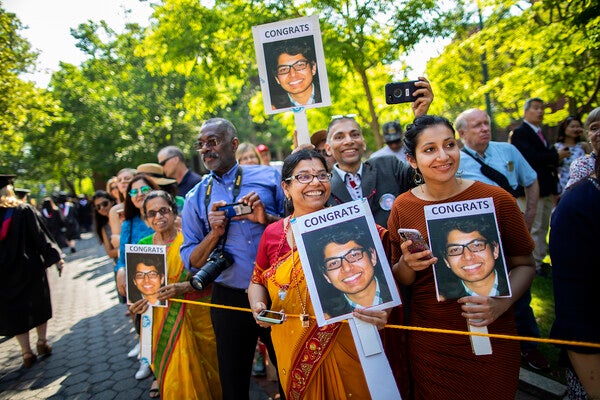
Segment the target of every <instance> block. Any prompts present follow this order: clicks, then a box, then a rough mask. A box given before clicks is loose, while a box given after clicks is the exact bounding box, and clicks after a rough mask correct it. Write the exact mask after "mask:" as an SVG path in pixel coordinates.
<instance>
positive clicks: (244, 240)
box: [180, 163, 285, 289]
mask: <svg viewBox="0 0 600 400" xmlns="http://www.w3.org/2000/svg"><path fill="white" fill-rule="evenodd" d="M237 169H238V164H237V163H236V164H235V165H234V166H233V167H232V168H231V169H230V170H229V171H227V172H226V173H225V174H224V175H223V176H222V177H221V176H218V175H216V174H214V173H213V172H212V171H211V173H210V174H209V175H207V176H205V177H204V179H202V182H200V183H199V184H198V185H196V186H195V187H194V188H193V189H192V190H191V191H190V192H189V193H188V194H187V196H186V200H185V205H184V207H183V213H182V215H181V217H182V224H181V225H182V226H181V227H182V231H183V245H182V246H181V250H180V252H181V259H182V260H183V262H184V264H185V267H186V268H187V269H189V270H190V271H191V272H192V273H195V272H196V271H198V269H197V268H194V267H192V266H191V265H190V256H191V254H192V252H193V251H194V248H195V247H196V246H197V245H198V244H199V243H200V242H202V240H203V239H204V237H205V236H206V235H207V234H208V232H209V231H210V226H209V225H208V218H207V214H206V211H207V210H206V208H205V206H204V198H205V193H206V187H207V185H208V182H209V178H210V177H211V176H212V177H213V183H212V194H211V199H210V203H209V205H208V210H209V211H210V209H211V206H212V203H214V202H217V201H220V200H225V201H226V202H227V203H232V202H234V199H233V193H232V190H233V187H234V180H235V176H236V173H237ZM250 192H255V193H257V194H258V195H259V197H260V199H261V201H262V203H263V204H264V206H265V210H266V212H267V213H269V214H271V215H277V216H283V205H284V199H285V196H284V194H283V189H282V188H281V178H280V177H279V174H278V173H277V171H276V170H275V169H274V168H270V167H268V166H263V165H244V166H243V173H242V184H241V187H240V194H239V195H238V197H237V199H239V198H241V197H242V196H244V195H246V194H248V193H250ZM236 201H237V200H236ZM265 227H266V226H265V225H262V224H258V223H255V222H250V221H248V220H240V221H230V222H229V229H228V231H227V240H226V242H225V252H227V253H228V254H229V255H230V256H232V257H233V265H232V266H231V267H229V268H227V269H226V270H225V271H223V272H222V273H221V275H220V276H219V277H218V278H217V279H216V280H215V282H218V283H221V284H223V285H226V286H228V287H232V288H236V289H247V288H248V284H249V283H250V278H251V276H252V271H253V269H254V259H255V258H256V252H257V251H258V243H259V241H260V238H261V236H262V234H263V231H264V230H265Z"/></svg>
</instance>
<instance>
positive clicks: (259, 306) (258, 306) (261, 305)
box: [252, 301, 273, 328]
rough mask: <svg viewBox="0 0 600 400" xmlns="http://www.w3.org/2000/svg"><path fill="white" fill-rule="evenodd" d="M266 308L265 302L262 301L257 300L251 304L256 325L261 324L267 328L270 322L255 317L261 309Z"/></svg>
mask: <svg viewBox="0 0 600 400" xmlns="http://www.w3.org/2000/svg"><path fill="white" fill-rule="evenodd" d="M266 309H267V305H266V304H265V303H263V302H262V301H257V302H256V303H254V304H253V305H252V315H253V316H254V320H255V321H256V323H257V325H258V326H261V327H263V328H268V327H270V326H271V325H273V324H272V323H270V322H265V321H260V320H258V319H257V318H256V316H257V315H258V314H259V313H260V312H261V311H262V310H266Z"/></svg>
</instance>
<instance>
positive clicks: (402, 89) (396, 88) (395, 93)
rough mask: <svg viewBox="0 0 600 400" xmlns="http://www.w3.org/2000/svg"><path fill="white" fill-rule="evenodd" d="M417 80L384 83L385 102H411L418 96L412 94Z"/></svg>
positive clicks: (415, 88)
mask: <svg viewBox="0 0 600 400" xmlns="http://www.w3.org/2000/svg"><path fill="white" fill-rule="evenodd" d="M417 82H419V81H406V82H393V83H388V84H387V85H385V102H386V103H387V104H398V103H412V102H414V101H415V100H416V99H417V98H418V97H419V96H413V93H414V92H415V90H417V89H418V88H417V86H416V85H415V83H417Z"/></svg>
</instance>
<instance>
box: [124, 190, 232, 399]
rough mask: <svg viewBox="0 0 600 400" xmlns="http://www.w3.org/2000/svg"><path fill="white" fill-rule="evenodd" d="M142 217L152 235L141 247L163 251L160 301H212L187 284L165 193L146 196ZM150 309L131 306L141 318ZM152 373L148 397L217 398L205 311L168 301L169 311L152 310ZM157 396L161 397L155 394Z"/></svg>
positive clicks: (142, 303)
mask: <svg viewBox="0 0 600 400" xmlns="http://www.w3.org/2000/svg"><path fill="white" fill-rule="evenodd" d="M142 210H143V214H144V215H145V219H146V222H147V224H148V225H149V226H150V227H151V228H152V229H154V231H155V232H154V233H153V234H152V235H149V236H147V237H145V238H143V239H141V240H140V241H139V243H140V244H155V245H165V246H167V283H168V284H167V285H166V286H163V287H162V288H160V289H159V290H158V300H160V301H164V300H168V299H172V298H178V299H186V300H195V301H202V302H210V294H211V293H210V292H211V289H210V287H209V288H208V289H205V290H203V291H201V292H198V291H196V290H194V289H193V288H192V286H191V284H190V282H189V279H190V277H191V276H190V272H189V271H188V270H187V269H185V268H184V265H183V261H182V260H181V256H180V255H179V248H180V247H181V244H182V243H183V234H182V233H181V229H179V227H178V225H177V224H176V223H175V220H176V217H177V204H176V202H175V201H174V199H173V196H171V195H170V194H169V193H167V192H165V191H163V190H157V191H152V192H150V193H149V194H148V195H147V196H146V199H145V200H144V203H143V208H142ZM148 307H149V303H148V300H147V299H141V300H139V301H137V302H136V303H134V304H133V305H132V306H131V307H130V311H131V312H132V313H137V314H143V313H144V312H146V310H147V309H148ZM152 312H153V321H152V369H153V371H154V376H155V377H156V380H155V381H154V382H153V383H152V387H151V388H150V397H159V395H160V397H161V398H162V399H163V400H165V399H191V400H193V399H198V400H200V399H208V400H211V399H220V398H221V385H220V381H219V371H218V363H217V350H216V343H215V334H214V331H213V328H212V323H211V320H210V309H209V308H208V307H202V306H195V305H190V304H185V303H181V302H176V301H169V303H168V307H167V308H164V307H153V309H152ZM159 391H160V393H159Z"/></svg>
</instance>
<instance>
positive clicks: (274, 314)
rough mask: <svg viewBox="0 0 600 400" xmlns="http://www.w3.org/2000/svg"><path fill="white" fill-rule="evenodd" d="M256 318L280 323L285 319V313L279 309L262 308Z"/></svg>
mask: <svg viewBox="0 0 600 400" xmlns="http://www.w3.org/2000/svg"><path fill="white" fill-rule="evenodd" d="M256 319H257V320H259V321H263V322H269V323H271V324H281V323H283V320H284V319H285V314H284V313H282V312H279V311H271V310H262V311H261V312H259V313H258V315H257V316H256Z"/></svg>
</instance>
